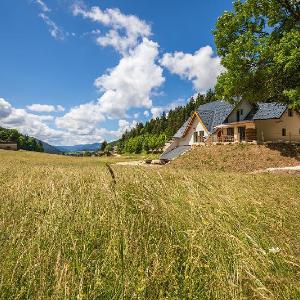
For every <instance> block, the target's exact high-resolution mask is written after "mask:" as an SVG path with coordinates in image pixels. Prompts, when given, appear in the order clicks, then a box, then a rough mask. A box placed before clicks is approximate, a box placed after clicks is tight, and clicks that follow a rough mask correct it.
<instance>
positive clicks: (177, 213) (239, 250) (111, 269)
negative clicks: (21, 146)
mask: <svg viewBox="0 0 300 300" xmlns="http://www.w3.org/2000/svg"><path fill="white" fill-rule="evenodd" d="M220 149H221V148H220ZM236 151H240V155H237V157H241V156H243V155H244V154H243V153H244V152H243V151H246V150H245V149H243V148H241V149H239V150H236ZM247 151H248V150H247ZM249 151H250V152H251V151H252V150H249ZM190 155H191V156H189V154H188V155H186V156H185V157H182V158H180V159H179V160H178V161H175V162H174V163H171V164H169V165H166V166H160V167H146V166H120V165H114V163H115V162H116V161H121V160H124V159H125V160H128V159H134V157H130V158H124V157H123V158H122V157H121V158H97V157H95V158H89V157H88V158H74V157H64V156H57V155H47V154H43V153H30V152H25V151H24V152H7V151H0V257H1V259H0V298H1V299H101V300H102V299H172V300H173V299H193V300H194V299H201V300H204V299H207V300H208V299H222V300H223V299H300V236H299V232H300V176H299V175H297V174H252V173H251V172H249V171H252V170H250V169H251V168H247V169H245V168H243V167H242V163H241V161H236V162H235V161H234V160H231V161H230V165H235V166H238V165H240V166H241V168H238V167H235V168H230V167H228V166H229V165H228V157H225V158H223V159H222V160H220V161H218V165H217V163H216V161H215V160H214V159H213V157H214V155H213V154H211V156H209V157H210V158H209V159H208V160H209V161H208V162H207V163H206V164H204V163H200V161H203V160H201V158H200V157H197V153H196V152H193V153H191V154H190ZM195 155H196V156H195ZM224 155H225V154H224ZM276 155H277V154H276ZM278 155H279V154H278ZM255 156H256V158H255ZM190 157H194V158H195V159H190ZM206 157H207V155H206ZM246 159H248V160H250V161H251V159H253V161H254V160H255V159H256V160H257V153H256V152H255V153H254V154H253V157H251V155H250V154H249V155H248V157H246ZM283 159H287V158H283ZM197 160H198V162H197ZM261 161H264V164H263V166H264V167H266V166H267V163H266V162H269V163H270V164H271V165H273V164H274V163H275V162H277V161H280V159H275V158H274V157H273V156H271V158H266V159H262V160H261ZM222 162H223V165H222V167H220V164H221V163H222ZM286 163H288V162H286ZM295 163H296V162H295V161H294V160H292V159H291V162H290V164H295ZM107 164H109V165H110V167H108V166H107ZM248 165H251V163H249V162H248ZM207 166H209V167H207ZM257 167H259V166H257ZM111 172H113V177H112V174H111Z"/></svg>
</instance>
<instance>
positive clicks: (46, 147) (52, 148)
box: [40, 141, 62, 154]
mask: <svg viewBox="0 0 300 300" xmlns="http://www.w3.org/2000/svg"><path fill="white" fill-rule="evenodd" d="M40 142H41V143H42V145H43V148H44V152H46V153H50V154H61V153H62V151H60V150H59V149H57V148H56V147H55V146H52V145H49V144H48V143H46V142H43V141H40Z"/></svg>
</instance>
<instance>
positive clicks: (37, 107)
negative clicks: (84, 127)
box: [26, 104, 65, 113]
mask: <svg viewBox="0 0 300 300" xmlns="http://www.w3.org/2000/svg"><path fill="white" fill-rule="evenodd" d="M26 108H27V109H28V110H30V111H33V112H46V113H50V112H63V111H64V110H65V108H64V107H63V106H61V105H56V106H54V105H48V104H32V105H27V106H26Z"/></svg>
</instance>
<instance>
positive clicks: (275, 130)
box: [255, 110, 300, 142]
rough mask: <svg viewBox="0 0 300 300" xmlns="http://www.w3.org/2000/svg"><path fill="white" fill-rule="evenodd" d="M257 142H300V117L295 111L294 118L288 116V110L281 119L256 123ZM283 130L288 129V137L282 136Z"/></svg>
mask: <svg viewBox="0 0 300 300" xmlns="http://www.w3.org/2000/svg"><path fill="white" fill-rule="evenodd" d="M255 125H256V134H257V140H258V141H260V142H268V141H290V140H291V141H296V142H300V132H299V130H300V115H299V113H297V112H296V111H293V117H289V116H288V110H287V111H286V112H285V113H284V114H283V116H282V117H281V119H278V120H277V119H273V120H261V121H255ZM282 128H285V129H286V136H282Z"/></svg>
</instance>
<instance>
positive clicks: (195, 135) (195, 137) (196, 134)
mask: <svg viewBox="0 0 300 300" xmlns="http://www.w3.org/2000/svg"><path fill="white" fill-rule="evenodd" d="M197 138H198V132H197V131H195V132H194V143H197Z"/></svg>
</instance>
